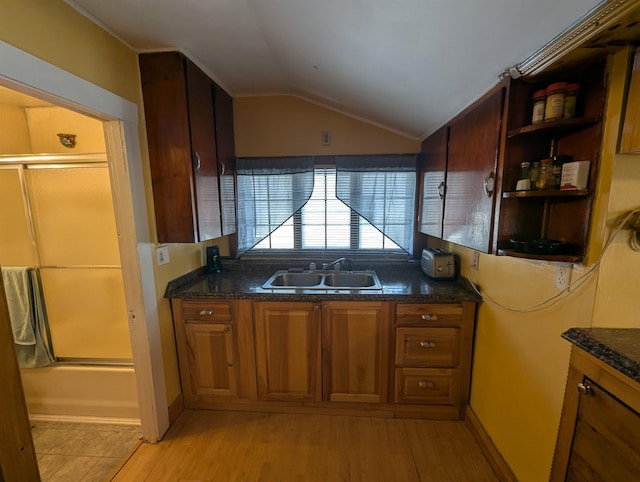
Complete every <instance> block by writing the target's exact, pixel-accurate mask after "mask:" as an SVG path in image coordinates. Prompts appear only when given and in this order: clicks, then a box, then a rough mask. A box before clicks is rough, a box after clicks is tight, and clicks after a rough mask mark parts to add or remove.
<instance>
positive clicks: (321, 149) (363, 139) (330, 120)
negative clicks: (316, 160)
mask: <svg viewBox="0 0 640 482" xmlns="http://www.w3.org/2000/svg"><path fill="white" fill-rule="evenodd" d="M233 114H234V124H235V136H236V154H237V155H238V157H259V156H298V155H307V156H309V155H315V156H322V155H335V154H397V153H410V152H420V142H419V141H418V140H417V139H409V138H407V137H404V136H402V135H398V134H395V133H393V132H391V131H389V130H386V129H383V128H380V127H377V126H375V125H373V124H369V123H367V122H363V121H361V120H358V119H355V118H353V117H349V116H347V115H344V114H341V113H339V112H336V111H334V110H331V109H328V108H326V107H322V106H320V105H317V104H314V103H311V102H307V101H305V100H303V99H300V98H298V97H294V96H286V95H281V96H270V97H237V98H235V99H234V100H233ZM323 131H327V132H329V133H330V135H331V144H330V145H328V146H323V145H322V143H321V133H322V132H323Z"/></svg>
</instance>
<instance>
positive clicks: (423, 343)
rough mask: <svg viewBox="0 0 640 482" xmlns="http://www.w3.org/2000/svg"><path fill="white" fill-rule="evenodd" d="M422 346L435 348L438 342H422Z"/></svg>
mask: <svg viewBox="0 0 640 482" xmlns="http://www.w3.org/2000/svg"><path fill="white" fill-rule="evenodd" d="M420 346H421V347H422V348H435V346H436V342H435V341H431V340H422V341H421V342H420Z"/></svg>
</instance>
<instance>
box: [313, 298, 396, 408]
mask: <svg viewBox="0 0 640 482" xmlns="http://www.w3.org/2000/svg"><path fill="white" fill-rule="evenodd" d="M322 359H323V373H322V376H323V385H324V399H325V400H327V401H332V402H367V403H385V402H386V401H387V384H388V382H387V380H388V359H389V304H388V303H384V302H367V301H358V302H354V301H329V302H325V303H323V304H322Z"/></svg>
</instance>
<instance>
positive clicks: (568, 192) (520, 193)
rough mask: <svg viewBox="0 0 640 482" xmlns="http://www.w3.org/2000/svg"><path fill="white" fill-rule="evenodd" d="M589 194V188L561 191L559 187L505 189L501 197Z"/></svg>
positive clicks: (559, 196)
mask: <svg viewBox="0 0 640 482" xmlns="http://www.w3.org/2000/svg"><path fill="white" fill-rule="evenodd" d="M590 195H591V191H590V190H589V189H580V190H575V189H573V190H570V189H567V190H565V191H562V190H560V189H553V190H546V191H533V190H531V191H506V192H503V193H502V198H503V199H510V198H549V197H553V198H563V197H587V196H590Z"/></svg>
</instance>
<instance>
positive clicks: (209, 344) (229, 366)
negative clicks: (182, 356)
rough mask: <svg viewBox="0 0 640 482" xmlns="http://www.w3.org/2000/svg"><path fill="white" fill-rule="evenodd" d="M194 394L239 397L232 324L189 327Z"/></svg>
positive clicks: (186, 327)
mask: <svg viewBox="0 0 640 482" xmlns="http://www.w3.org/2000/svg"><path fill="white" fill-rule="evenodd" d="M185 334H186V338H187V347H188V357H189V378H190V383H191V387H190V390H189V392H190V393H191V394H193V395H222V396H235V395H236V394H237V389H236V379H235V370H234V356H233V351H234V350H233V332H232V327H231V325H230V324H223V323H219V324H195V323H194V324H191V323H187V324H186V325H185Z"/></svg>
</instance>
